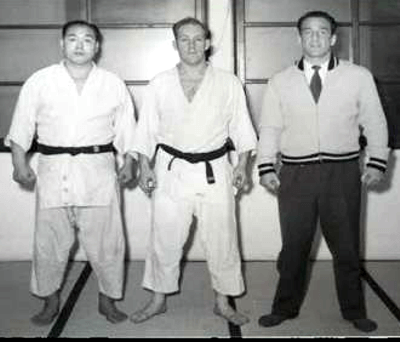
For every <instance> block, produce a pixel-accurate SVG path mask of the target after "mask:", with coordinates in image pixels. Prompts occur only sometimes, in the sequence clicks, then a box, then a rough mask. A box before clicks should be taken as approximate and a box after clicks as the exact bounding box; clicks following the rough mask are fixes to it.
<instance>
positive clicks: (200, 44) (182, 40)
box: [175, 24, 210, 65]
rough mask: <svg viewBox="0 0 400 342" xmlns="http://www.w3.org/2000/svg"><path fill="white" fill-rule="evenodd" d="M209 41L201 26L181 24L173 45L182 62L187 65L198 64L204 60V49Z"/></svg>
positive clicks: (207, 46)
mask: <svg viewBox="0 0 400 342" xmlns="http://www.w3.org/2000/svg"><path fill="white" fill-rule="evenodd" d="M209 46H210V42H209V40H208V39H206V38H205V35H204V31H203V29H202V27H201V26H199V25H194V24H187V25H184V26H182V27H181V28H180V29H179V31H178V34H177V38H176V41H175V47H176V49H177V50H178V53H179V57H180V59H181V61H182V62H184V63H186V64H189V65H198V64H200V63H202V62H203V61H204V60H205V51H206V50H207V49H208V48H209Z"/></svg>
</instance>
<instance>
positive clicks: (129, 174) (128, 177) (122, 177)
mask: <svg viewBox="0 0 400 342" xmlns="http://www.w3.org/2000/svg"><path fill="white" fill-rule="evenodd" d="M133 163H134V160H133V158H132V156H130V155H126V156H125V159H124V164H123V165H122V167H121V168H120V169H119V170H118V182H119V183H120V184H121V185H122V186H125V185H127V184H128V183H129V182H131V181H132V180H133V179H134V178H135V176H134V174H133Z"/></svg>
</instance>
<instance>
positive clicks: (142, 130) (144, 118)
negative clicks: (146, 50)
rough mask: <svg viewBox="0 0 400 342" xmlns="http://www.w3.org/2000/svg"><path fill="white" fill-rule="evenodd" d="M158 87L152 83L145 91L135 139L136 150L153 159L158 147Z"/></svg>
mask: <svg viewBox="0 0 400 342" xmlns="http://www.w3.org/2000/svg"><path fill="white" fill-rule="evenodd" d="M156 94H157V93H156V85H155V84H154V82H150V83H149V84H148V85H147V86H146V89H145V91H144V94H143V101H142V105H141V107H140V109H139V120H138V127H137V130H136V134H135V138H134V144H133V145H134V150H135V151H136V152H138V153H140V154H143V155H145V156H147V157H148V158H149V159H151V158H152V157H153V155H154V153H155V150H156V146H157V132H158V127H159V116H158V110H157V96H156Z"/></svg>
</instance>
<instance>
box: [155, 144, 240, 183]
mask: <svg viewBox="0 0 400 342" xmlns="http://www.w3.org/2000/svg"><path fill="white" fill-rule="evenodd" d="M158 148H162V149H163V150H164V151H165V152H167V153H168V154H170V155H172V156H173V157H172V159H171V160H170V162H169V163H168V170H171V166H172V163H173V161H174V160H175V159H176V158H180V159H184V160H186V161H187V162H189V163H191V164H195V163H200V162H204V163H205V165H206V177H207V183H208V184H213V183H215V177H214V172H213V169H212V166H211V163H210V161H211V160H214V159H217V158H220V157H222V156H223V155H225V154H226V153H227V152H229V151H232V150H234V149H235V147H234V146H233V143H232V140H231V139H229V138H228V139H227V141H226V142H225V144H224V145H223V146H221V147H220V148H218V149H216V150H213V151H210V152H203V153H186V152H182V151H180V150H177V149H176V148H173V147H171V146H169V145H166V144H158V145H157V149H158Z"/></svg>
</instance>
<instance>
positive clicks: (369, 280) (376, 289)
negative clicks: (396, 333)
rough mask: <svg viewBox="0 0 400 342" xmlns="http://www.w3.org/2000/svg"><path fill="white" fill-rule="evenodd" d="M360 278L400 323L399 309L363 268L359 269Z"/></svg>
mask: <svg viewBox="0 0 400 342" xmlns="http://www.w3.org/2000/svg"><path fill="white" fill-rule="evenodd" d="M361 276H362V277H363V278H364V279H365V281H366V282H367V284H368V285H369V286H370V287H371V289H372V290H373V291H374V293H375V294H376V295H377V296H378V297H379V299H380V300H381V301H382V302H383V303H384V304H385V306H386V307H387V308H388V309H389V311H390V312H391V313H392V314H393V316H395V317H396V319H397V320H398V321H399V322H400V308H399V307H398V306H397V305H396V303H395V302H394V301H393V300H392V299H391V298H390V297H389V295H388V294H387V293H386V292H385V291H384V290H383V288H382V287H381V286H380V285H379V284H378V283H377V282H376V281H375V280H374V279H373V278H372V276H371V275H370V274H369V273H368V272H367V270H366V269H365V268H364V267H361Z"/></svg>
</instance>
